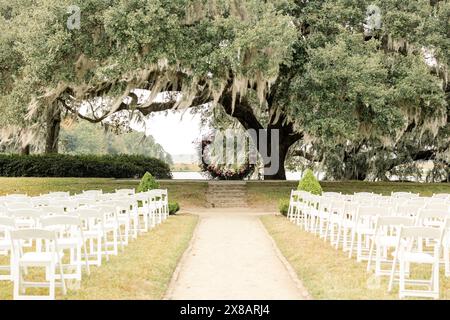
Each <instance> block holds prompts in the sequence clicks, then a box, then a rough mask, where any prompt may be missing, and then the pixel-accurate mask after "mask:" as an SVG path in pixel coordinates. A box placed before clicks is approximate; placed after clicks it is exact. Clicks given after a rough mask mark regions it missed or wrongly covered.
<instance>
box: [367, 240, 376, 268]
mask: <svg viewBox="0 0 450 320" xmlns="http://www.w3.org/2000/svg"><path fill="white" fill-rule="evenodd" d="M374 247H375V239H372V242H371V244H370V249H369V261H367V272H370V268H371V263H372V255H373V250H374ZM377 250H378V248H377ZM375 270H377V269H376V268H375ZM375 274H376V271H375Z"/></svg>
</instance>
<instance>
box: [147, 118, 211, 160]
mask: <svg viewBox="0 0 450 320" xmlns="http://www.w3.org/2000/svg"><path fill="white" fill-rule="evenodd" d="M146 122H147V134H150V135H152V136H153V137H154V138H155V140H156V142H157V143H159V144H160V145H162V147H163V148H164V150H166V151H167V152H169V153H170V154H172V155H179V154H196V149H195V145H194V144H193V142H194V141H196V140H198V139H200V138H201V135H202V130H201V129H200V117H199V115H192V114H190V113H189V112H185V113H184V114H183V111H169V112H168V113H167V115H166V113H165V112H162V113H157V114H153V115H152V116H151V117H149V118H148V120H147V121H146Z"/></svg>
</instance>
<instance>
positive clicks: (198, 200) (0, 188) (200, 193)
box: [0, 177, 207, 208]
mask: <svg viewBox="0 0 450 320" xmlns="http://www.w3.org/2000/svg"><path fill="white" fill-rule="evenodd" d="M138 184H139V181H133V180H115V179H102V178H3V177H0V195H5V194H12V193H26V194H28V195H30V196H34V195H39V194H44V193H48V192H52V191H70V192H71V193H79V192H81V191H83V190H94V189H101V190H103V191H105V192H112V191H114V190H115V189H122V188H125V189H126V188H137V186H138ZM160 184H161V188H167V189H168V192H169V200H170V201H177V202H179V203H180V205H181V207H182V208H183V207H186V206H188V207H199V206H203V205H204V203H205V201H206V196H205V193H206V188H207V183H206V182H177V181H175V180H173V181H168V180H163V181H161V183H160Z"/></svg>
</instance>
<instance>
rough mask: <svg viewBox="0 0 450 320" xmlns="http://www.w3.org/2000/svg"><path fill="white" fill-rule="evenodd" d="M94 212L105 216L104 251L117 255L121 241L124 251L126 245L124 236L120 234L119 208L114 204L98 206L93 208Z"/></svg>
mask: <svg viewBox="0 0 450 320" xmlns="http://www.w3.org/2000/svg"><path fill="white" fill-rule="evenodd" d="M91 208H92V209H94V210H99V211H100V212H102V213H103V215H104V219H105V220H104V224H103V230H104V233H105V234H104V236H105V238H104V241H105V246H104V250H105V251H106V252H107V253H108V254H112V255H117V254H118V252H119V250H118V243H119V241H120V244H121V249H122V251H123V248H124V244H123V238H122V234H121V232H120V223H119V219H118V213H117V211H118V210H117V207H116V206H114V205H112V204H98V205H95V206H92V207H91Z"/></svg>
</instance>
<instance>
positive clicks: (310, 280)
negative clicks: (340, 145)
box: [261, 215, 450, 300]
mask: <svg viewBox="0 0 450 320" xmlns="http://www.w3.org/2000/svg"><path fill="white" fill-rule="evenodd" d="M261 220H262V222H263V224H264V226H265V227H266V229H267V231H268V232H269V234H270V235H271V236H272V237H273V239H274V240H275V242H276V244H277V246H278V248H279V249H280V251H281V252H282V253H283V255H284V256H285V257H286V259H287V260H288V261H289V263H290V264H291V266H292V267H293V268H294V270H295V272H296V273H297V276H298V278H299V279H300V280H301V281H302V282H303V285H304V286H305V288H306V289H307V290H308V291H309V293H310V294H311V296H312V297H313V298H314V299H333V300H334V299H339V300H341V299H350V300H360V299H368V300H372V299H398V291H397V290H395V291H394V292H393V293H388V292H387V288H388V278H387V277H382V278H381V281H379V280H377V278H376V277H375V276H374V275H373V273H372V272H370V273H368V272H367V271H366V267H367V262H361V263H358V262H356V260H355V259H354V258H353V259H349V258H348V253H344V252H342V250H335V249H334V248H333V247H332V246H331V245H330V243H329V242H324V241H323V240H322V239H319V238H318V237H317V236H315V235H313V234H311V233H308V232H305V231H302V230H301V229H300V228H299V227H297V226H296V225H294V224H292V223H291V222H289V221H288V220H287V219H286V218H284V217H282V216H275V215H268V216H263V217H261ZM430 269H431V268H429V267H428V266H427V267H422V266H420V267H418V268H414V269H412V271H413V276H414V277H415V276H417V275H418V276H420V277H423V279H425V278H429V277H430V272H429V270H430ZM442 269H443V268H442ZM442 269H441V278H440V283H441V299H450V279H449V278H446V277H445V276H444V272H443V270H442Z"/></svg>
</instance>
